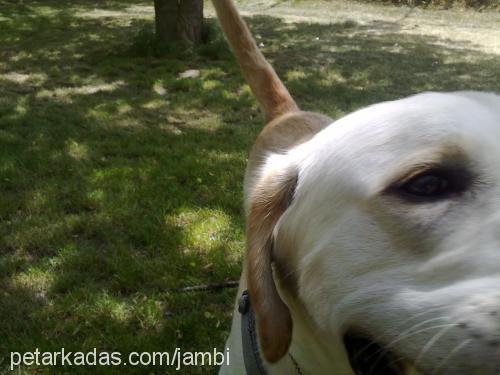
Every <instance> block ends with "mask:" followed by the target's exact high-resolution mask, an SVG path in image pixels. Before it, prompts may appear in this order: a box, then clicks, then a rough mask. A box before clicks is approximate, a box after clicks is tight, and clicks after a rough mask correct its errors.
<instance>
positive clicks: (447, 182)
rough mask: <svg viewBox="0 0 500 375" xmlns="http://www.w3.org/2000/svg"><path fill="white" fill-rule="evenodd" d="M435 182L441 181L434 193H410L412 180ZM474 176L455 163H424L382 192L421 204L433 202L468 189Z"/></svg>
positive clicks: (453, 196) (474, 178) (473, 180)
mask: <svg viewBox="0 0 500 375" xmlns="http://www.w3.org/2000/svg"><path fill="white" fill-rule="evenodd" d="M426 177H427V180H428V181H433V180H432V178H434V182H436V179H438V180H439V181H441V182H442V183H443V186H442V187H441V190H439V191H438V192H436V193H435V194H434V193H432V192H431V193H429V194H428V195H426V194H425V193H423V194H421V195H419V194H412V193H411V190H412V189H409V188H408V187H410V186H411V183H412V182H417V183H418V182H419V181H418V179H425V178H426ZM475 180H476V177H475V176H474V174H473V173H471V172H470V170H469V168H465V167H464V166H456V165H426V166H419V167H416V168H414V169H413V170H411V171H410V172H409V173H406V174H405V175H404V176H403V177H401V178H398V179H397V180H396V181H395V182H393V183H391V184H389V186H388V187H387V188H386V189H384V191H383V192H382V194H383V195H388V196H392V197H396V198H399V199H401V200H403V201H404V202H407V203H415V204H423V203H433V202H437V201H441V200H446V199H452V198H455V197H458V196H460V195H462V194H463V193H465V192H466V191H468V190H469V189H470V188H471V187H472V185H473V184H474V183H475Z"/></svg>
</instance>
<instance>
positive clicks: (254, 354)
mask: <svg viewBox="0 0 500 375" xmlns="http://www.w3.org/2000/svg"><path fill="white" fill-rule="evenodd" d="M238 311H239V312H240V314H241V341H242V344H243V360H244V361H245V369H246V372H247V375H267V371H266V369H265V368H264V363H263V362H262V358H261V356H260V351H259V343H258V341H257V331H256V329H255V316H254V314H253V310H252V306H251V305H250V296H249V295H248V291H247V290H245V291H244V292H243V293H242V294H241V297H240V299H239V300H238ZM288 356H289V357H290V359H291V361H292V363H293V365H294V367H295V371H296V373H297V374H298V375H302V370H301V368H300V367H299V364H298V363H297V361H296V360H295V358H294V357H292V354H291V353H288Z"/></svg>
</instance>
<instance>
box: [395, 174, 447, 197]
mask: <svg viewBox="0 0 500 375" xmlns="http://www.w3.org/2000/svg"><path fill="white" fill-rule="evenodd" d="M449 186H450V181H449V180H448V179H447V178H445V177H443V176H439V175H436V174H424V175H421V176H416V177H414V178H412V179H411V180H410V181H408V182H407V183H406V184H405V185H403V186H402V190H403V191H404V192H406V193H408V194H411V195H416V196H419V197H430V196H436V195H441V194H443V193H446V192H447V189H448V187H449Z"/></svg>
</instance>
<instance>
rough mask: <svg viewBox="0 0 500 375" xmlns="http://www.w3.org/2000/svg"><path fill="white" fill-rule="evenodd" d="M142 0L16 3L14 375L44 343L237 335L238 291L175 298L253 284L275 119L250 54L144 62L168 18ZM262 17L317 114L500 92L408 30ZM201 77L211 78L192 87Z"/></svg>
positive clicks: (6, 161) (11, 196) (10, 85)
mask: <svg viewBox="0 0 500 375" xmlns="http://www.w3.org/2000/svg"><path fill="white" fill-rule="evenodd" d="M143 5H144V4H143ZM145 5H147V6H149V5H150V4H149V3H145ZM130 6H137V4H136V3H134V2H132V1H77V2H74V1H73V2H69V1H63V2H61V1H30V2H27V1H24V2H17V1H16V2H14V1H8V2H4V3H2V5H0V27H1V28H2V30H5V32H2V34H1V35H0V45H2V47H1V50H0V90H1V92H2V93H3V95H2V96H1V97H0V194H1V195H2V199H1V200H0V283H1V287H0V337H2V338H3V339H2V340H1V341H0V358H3V360H2V359H0V369H3V368H5V369H6V368H7V367H8V363H7V362H8V359H5V358H7V357H8V354H9V352H10V351H32V350H33V349H34V348H36V347H38V348H40V350H47V351H48V350H53V351H56V350H59V349H60V348H61V347H64V348H66V349H67V350H74V351H87V350H91V349H93V348H97V350H98V351H120V352H122V353H127V352H130V351H169V352H173V351H174V350H175V348H177V347H180V348H182V349H183V350H198V351H200V350H212V349H213V348H214V347H215V348H219V349H221V348H222V346H223V343H224V339H225V337H226V335H227V331H228V329H229V326H230V316H231V313H232V303H233V298H234V290H224V291H221V292H217V293H193V294H182V293H180V294H179V293H173V292H170V291H168V290H169V289H170V288H177V287H183V286H188V285H196V284H206V283H212V282H221V281H223V280H229V279H238V277H239V272H240V261H241V250H242V248H243V220H242V216H243V213H242V209H241V207H242V197H241V191H242V180H243V172H244V168H245V164H246V156H247V150H248V149H249V147H250V146H251V144H252V142H253V140H254V138H255V136H256V134H257V133H258V130H259V128H260V127H261V121H262V118H261V116H260V114H259V112H258V108H257V105H256V103H255V101H254V99H253V97H252V95H251V93H250V92H249V90H248V88H247V87H246V85H245V84H244V82H243V79H242V77H241V75H240V73H239V70H238V67H237V66H236V63H235V61H234V60H233V59H227V60H226V59H221V58H212V59H207V57H206V56H203V55H201V54H196V53H192V54H190V55H187V56H189V58H188V59H185V60H180V59H177V58H172V57H170V58H169V57H166V58H153V57H137V56H134V55H131V54H130V46H131V43H132V40H133V36H134V35H136V34H137V33H138V32H139V31H140V30H141V29H143V28H144V27H147V26H148V25H150V22H151V21H150V20H148V19H140V18H134V15H133V14H132V13H131V12H130V11H129V10H128V9H129V7H130ZM96 10H97V11H96ZM99 10H109V11H113V12H117V13H112V12H111V13H99ZM89 12H90V13H89ZM248 22H249V24H250V27H251V29H252V31H253V32H254V34H255V35H258V42H259V43H262V44H263V45H264V47H263V49H264V52H265V54H266V56H268V58H269V59H270V61H271V62H272V63H273V65H274V66H275V68H276V69H277V71H278V73H279V74H280V76H282V77H283V78H284V80H285V81H286V84H287V87H289V89H290V91H291V92H292V94H293V96H294V97H295V98H296V99H297V102H298V103H299V105H301V106H302V107H303V108H304V109H307V110H312V111H318V112H323V113H326V114H329V115H331V116H335V117H338V116H341V115H343V114H345V113H347V112H349V111H352V110H354V109H357V108H360V107H362V106H365V105H368V104H372V103H375V102H379V101H383V100H390V99H396V98H398V97H402V96H406V95H410V94H413V93H416V92H419V91H423V90H444V91H450V90H458V89H480V90H495V89H496V90H498V89H499V86H498V80H497V79H496V73H497V72H498V67H499V64H498V57H497V56H495V55H488V54H481V53H479V52H477V51H475V50H473V48H472V47H471V46H467V45H461V46H456V44H455V45H452V44H451V43H449V45H447V44H448V43H447V41H446V40H439V39H436V38H433V37H420V36H410V35H404V34H403V33H402V32H401V30H400V29H399V26H398V25H397V24H390V23H373V24H368V25H363V26H361V25H358V24H356V23H353V22H346V23H339V24H332V25H319V24H305V23H284V22H283V21H281V20H279V19H276V18H270V17H252V18H249V19H248ZM221 48H222V47H221ZM223 48H225V47H223ZM188 69H197V70H199V71H200V76H199V77H198V78H196V79H179V78H178V75H179V73H182V72H183V71H185V70H188ZM54 370H55V371H59V372H64V371H68V370H67V368H55V369H54ZM73 370H74V371H73ZM93 370H95V371H97V372H98V373H99V372H102V373H115V372H116V373H122V372H123V371H124V368H123V367H117V368H111V367H96V368H95V369H94V368H93ZM184 370H185V371H184V372H187V373H202V372H204V371H205V372H211V371H213V368H206V369H205V370H203V369H201V368H185V369H184ZM51 371H52V369H51ZM71 371H72V372H76V373H78V372H82V373H84V372H86V371H88V369H85V368H76V367H74V368H71ZM164 371H165V369H164V368H159V367H149V368H148V367H137V368H128V369H127V372H132V373H135V372H137V373H144V372H148V373H155V372H158V373H160V372H164ZM167 372H168V370H167Z"/></svg>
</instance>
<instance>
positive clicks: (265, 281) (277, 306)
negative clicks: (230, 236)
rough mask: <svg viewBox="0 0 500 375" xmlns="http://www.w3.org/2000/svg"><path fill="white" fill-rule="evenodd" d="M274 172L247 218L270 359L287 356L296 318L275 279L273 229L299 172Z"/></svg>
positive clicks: (255, 297)
mask: <svg viewBox="0 0 500 375" xmlns="http://www.w3.org/2000/svg"><path fill="white" fill-rule="evenodd" d="M287 173H288V174H287V175H270V176H268V177H266V178H264V179H262V181H260V182H259V183H258V185H257V186H256V188H255V189H254V192H253V194H252V199H251V202H252V203H251V205H250V210H249V213H248V217H247V233H246V235H247V284H248V291H249V293H250V299H251V301H252V306H253V308H254V312H255V316H256V321H257V329H258V332H259V338H260V344H261V347H262V351H263V354H264V356H265V358H266V359H267V360H268V361H269V362H276V361H277V360H279V359H280V358H281V357H283V356H284V355H285V354H286V353H287V351H288V347H289V345H290V342H291V340H292V319H291V316H290V312H289V310H288V307H287V306H286V305H285V304H284V303H283V301H282V300H281V298H280V296H279V294H278V291H277V290H276V285H275V284H274V280H273V272H272V267H271V256H272V247H273V239H272V235H273V229H274V226H275V225H276V223H277V222H278V220H279V218H280V217H281V215H282V214H283V212H285V210H286V208H287V207H288V205H289V202H290V200H291V198H292V195H293V190H294V187H295V184H296V178H297V176H296V173H295V171H288V172H287Z"/></svg>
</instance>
